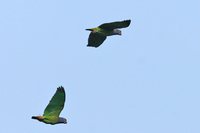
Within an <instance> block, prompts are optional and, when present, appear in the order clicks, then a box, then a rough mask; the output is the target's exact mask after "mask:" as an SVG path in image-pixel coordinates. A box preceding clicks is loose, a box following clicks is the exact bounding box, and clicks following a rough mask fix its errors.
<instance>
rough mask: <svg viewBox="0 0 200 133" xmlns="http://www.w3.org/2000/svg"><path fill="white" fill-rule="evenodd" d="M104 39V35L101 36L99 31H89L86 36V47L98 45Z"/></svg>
mask: <svg viewBox="0 0 200 133" xmlns="http://www.w3.org/2000/svg"><path fill="white" fill-rule="evenodd" d="M105 39H106V36H103V35H101V34H99V33H93V32H91V33H90V35H89V38H88V45H87V46H88V47H96V48H97V47H99V46H100V45H101V44H102V43H103V42H104V40H105Z"/></svg>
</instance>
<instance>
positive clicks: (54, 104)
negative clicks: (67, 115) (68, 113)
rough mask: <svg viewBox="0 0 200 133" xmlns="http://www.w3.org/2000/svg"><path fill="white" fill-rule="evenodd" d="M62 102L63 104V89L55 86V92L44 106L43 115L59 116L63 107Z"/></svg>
mask: <svg viewBox="0 0 200 133" xmlns="http://www.w3.org/2000/svg"><path fill="white" fill-rule="evenodd" d="M64 104H65V90H64V88H63V87H62V86H61V87H58V88H57V91H56V93H55V94H54V96H53V97H52V98H51V100H50V102H49V104H48V105H47V107H46V108H45V110H44V114H43V116H57V117H59V115H60V112H61V111H62V109H63V108H64Z"/></svg>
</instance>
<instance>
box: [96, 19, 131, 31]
mask: <svg viewBox="0 0 200 133" xmlns="http://www.w3.org/2000/svg"><path fill="white" fill-rule="evenodd" d="M130 23H131V20H124V21H117V22H111V23H104V24H102V25H100V26H99V28H102V29H106V30H113V29H119V28H126V27H128V26H129V25H130Z"/></svg>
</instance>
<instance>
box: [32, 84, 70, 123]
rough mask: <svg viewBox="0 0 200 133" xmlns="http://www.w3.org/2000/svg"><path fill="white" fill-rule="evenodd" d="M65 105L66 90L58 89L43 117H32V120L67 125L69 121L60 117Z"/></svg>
mask: <svg viewBox="0 0 200 133" xmlns="http://www.w3.org/2000/svg"><path fill="white" fill-rule="evenodd" d="M64 104H65V90H64V88H63V87H62V86H61V87H58V88H57V90H56V93H55V94H54V96H53V97H52V98H51V100H50V102H49V104H48V105H47V107H46V108H45V110H44V113H43V115H42V116H32V119H37V120H39V121H41V122H44V123H46V124H52V125H54V124H59V123H64V124H66V123H67V119H65V118H63V117H59V115H60V113H61V111H62V110H63V108H64Z"/></svg>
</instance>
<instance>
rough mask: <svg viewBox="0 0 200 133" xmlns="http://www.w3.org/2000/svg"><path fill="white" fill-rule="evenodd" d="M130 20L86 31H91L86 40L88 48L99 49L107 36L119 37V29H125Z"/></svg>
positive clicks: (106, 24)
mask: <svg viewBox="0 0 200 133" xmlns="http://www.w3.org/2000/svg"><path fill="white" fill-rule="evenodd" d="M130 23H131V20H124V21H117V22H111V23H105V24H102V25H100V26H98V27H96V28H91V29H86V30H89V31H91V33H90V35H89V38H88V45H87V46H89V47H99V46H100V45H101V44H102V43H103V42H104V40H105V39H106V37H107V36H112V35H121V34H122V33H121V30H119V29H120V28H126V27H128V26H129V25H130Z"/></svg>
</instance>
